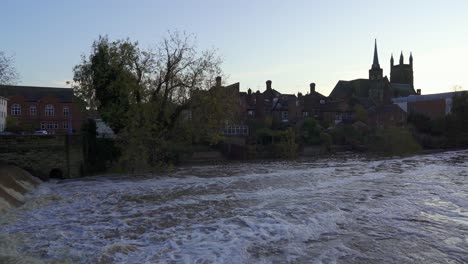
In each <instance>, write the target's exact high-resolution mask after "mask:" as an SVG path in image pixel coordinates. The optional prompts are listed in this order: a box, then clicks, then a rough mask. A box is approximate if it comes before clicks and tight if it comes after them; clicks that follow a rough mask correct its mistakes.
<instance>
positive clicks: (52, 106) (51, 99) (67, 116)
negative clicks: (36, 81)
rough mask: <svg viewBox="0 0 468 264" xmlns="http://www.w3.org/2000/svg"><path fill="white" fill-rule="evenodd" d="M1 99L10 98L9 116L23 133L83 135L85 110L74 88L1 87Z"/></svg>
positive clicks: (8, 104)
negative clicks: (81, 130)
mask: <svg viewBox="0 0 468 264" xmlns="http://www.w3.org/2000/svg"><path fill="white" fill-rule="evenodd" d="M0 96H3V97H5V98H7V99H8V103H7V106H6V109H7V112H8V115H9V116H11V118H13V119H15V121H16V122H17V123H18V126H19V127H20V130H21V132H25V133H28V132H33V131H35V130H45V131H47V132H48V134H75V133H79V131H80V128H81V124H82V121H83V117H84V114H83V113H84V107H83V106H82V105H81V104H80V103H79V100H78V99H77V98H75V97H74V95H73V90H72V89H71V88H52V87H34V86H14V85H0Z"/></svg>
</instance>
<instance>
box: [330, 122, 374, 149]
mask: <svg viewBox="0 0 468 264" xmlns="http://www.w3.org/2000/svg"><path fill="white" fill-rule="evenodd" d="M331 135H332V137H333V142H334V143H335V144H337V145H352V146H356V145H361V144H365V143H366V142H367V140H368V136H367V134H365V133H363V131H359V130H357V129H355V128H354V127H353V126H352V125H349V124H340V125H338V126H337V127H336V128H335V129H333V130H332V131H331Z"/></svg>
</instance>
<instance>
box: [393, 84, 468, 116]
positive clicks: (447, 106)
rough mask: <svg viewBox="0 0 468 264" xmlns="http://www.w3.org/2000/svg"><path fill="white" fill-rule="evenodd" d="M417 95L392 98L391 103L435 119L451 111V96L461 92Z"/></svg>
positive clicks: (410, 112)
mask: <svg viewBox="0 0 468 264" xmlns="http://www.w3.org/2000/svg"><path fill="white" fill-rule="evenodd" d="M420 93H421V91H420V90H419V89H418V95H412V96H407V97H400V98H394V99H393V103H394V104H395V105H398V106H399V107H400V108H401V109H402V110H403V111H404V112H406V113H408V114H412V113H414V114H423V115H426V116H428V117H430V118H433V119H436V118H441V117H444V116H445V115H447V114H449V113H450V112H451V111H452V98H453V97H454V96H457V95H459V94H461V93H463V91H462V92H449V93H438V94H426V95H420Z"/></svg>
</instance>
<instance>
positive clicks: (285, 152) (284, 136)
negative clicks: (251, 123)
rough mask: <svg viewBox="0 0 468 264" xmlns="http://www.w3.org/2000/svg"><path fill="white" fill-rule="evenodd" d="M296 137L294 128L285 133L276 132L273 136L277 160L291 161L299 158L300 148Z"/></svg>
mask: <svg viewBox="0 0 468 264" xmlns="http://www.w3.org/2000/svg"><path fill="white" fill-rule="evenodd" d="M295 138H296V135H295V133H294V130H293V129H292V128H288V129H286V130H284V131H275V133H274V135H273V142H274V143H273V153H274V155H275V157H276V158H286V159H291V158H295V157H296V156H297V149H298V146H297V144H296V142H295Z"/></svg>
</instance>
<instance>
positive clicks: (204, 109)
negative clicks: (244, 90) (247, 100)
mask: <svg viewBox="0 0 468 264" xmlns="http://www.w3.org/2000/svg"><path fill="white" fill-rule="evenodd" d="M238 105H239V96H238V93H237V90H236V89H233V88H232V87H223V86H219V87H218V86H214V87H212V88H211V89H209V90H196V91H194V92H193V93H192V98H191V107H190V109H191V110H190V113H191V117H192V120H191V121H192V122H191V124H192V129H193V136H194V137H195V142H206V143H208V144H210V145H214V144H216V143H218V142H220V141H221V140H222V139H223V137H222V135H221V133H220V128H222V127H224V126H225V125H233V124H237V122H236V121H238V119H239V113H238V111H237V110H238Z"/></svg>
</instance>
